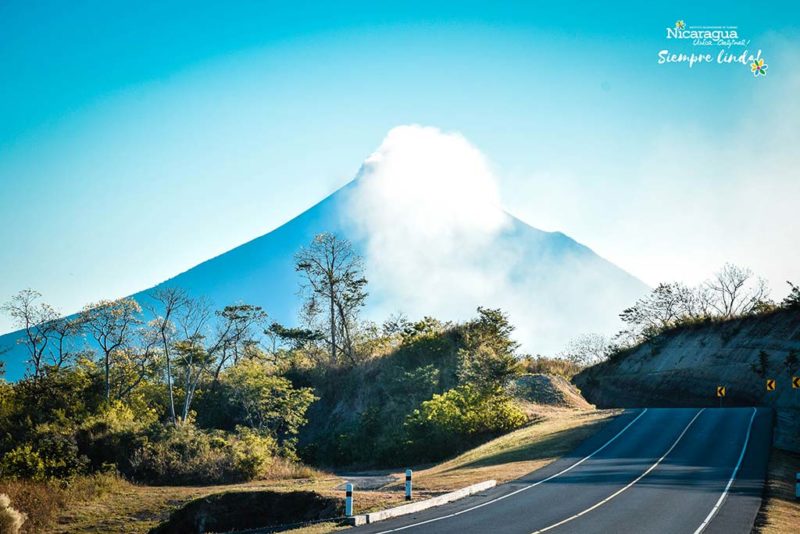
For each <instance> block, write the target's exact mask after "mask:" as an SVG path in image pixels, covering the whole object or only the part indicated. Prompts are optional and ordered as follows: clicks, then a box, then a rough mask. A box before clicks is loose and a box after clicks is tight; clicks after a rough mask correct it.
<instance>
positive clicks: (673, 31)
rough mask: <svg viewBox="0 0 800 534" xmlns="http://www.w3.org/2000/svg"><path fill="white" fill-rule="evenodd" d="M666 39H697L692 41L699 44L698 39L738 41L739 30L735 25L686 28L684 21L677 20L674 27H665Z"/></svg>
mask: <svg viewBox="0 0 800 534" xmlns="http://www.w3.org/2000/svg"><path fill="white" fill-rule="evenodd" d="M666 30H667V39H691V40H693V41H698V42H697V43H694V44H696V45H698V46H699V45H700V42H699V41H702V40H709V41H712V42H716V43H718V42H720V41H738V40H739V32H738V29H737V27H736V26H730V27H716V26H702V27H698V28H694V27H691V28H687V26H686V22H685V21H683V20H679V21H677V22H676V23H675V27H674V28H666Z"/></svg>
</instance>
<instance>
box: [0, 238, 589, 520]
mask: <svg viewBox="0 0 800 534" xmlns="http://www.w3.org/2000/svg"><path fill="white" fill-rule="evenodd" d="M295 266H296V270H297V272H298V276H299V280H300V290H301V295H302V298H303V306H302V314H301V318H300V319H301V321H300V325H299V326H298V327H294V326H286V325H282V324H278V323H276V322H274V321H273V320H271V319H270V317H269V315H268V313H267V311H266V310H262V309H261V308H259V307H257V306H252V305H249V304H246V303H241V302H240V303H231V304H229V305H228V306H224V307H222V308H220V309H212V308H211V307H210V306H209V305H208V304H207V303H206V302H205V301H204V300H203V298H202V297H201V296H196V295H190V294H189V293H188V292H187V291H185V290H183V289H182V288H176V287H168V286H162V287H159V288H156V289H155V290H153V291H152V292H151V293H150V294H148V295H146V296H145V297H143V298H141V299H139V300H140V301H141V302H140V301H137V300H135V299H133V298H124V299H119V300H115V301H101V302H97V303H93V304H90V305H87V306H86V307H85V308H84V309H83V310H82V311H81V312H80V313H78V314H75V315H72V316H63V315H61V314H59V313H57V312H56V311H55V310H54V309H53V308H52V307H51V306H49V305H48V304H46V303H45V302H43V301H42V298H41V295H39V294H38V293H37V292H35V291H33V290H24V291H21V292H19V293H18V294H17V295H15V296H14V297H13V298H12V299H11V300H10V301H9V302H7V303H6V304H5V305H3V306H2V310H3V311H4V312H5V313H7V314H8V315H10V316H11V317H12V318H13V319H14V320H15V321H16V322H17V325H18V326H19V327H20V329H21V331H22V333H23V336H22V339H21V343H22V344H23V345H24V348H25V349H26V351H27V354H28V373H27V375H26V376H25V378H24V379H22V380H20V381H18V382H16V383H6V382H0V458H1V459H0V494H3V495H5V496H6V497H7V498H3V499H2V501H0V509H2V510H1V511H0V517H2V518H3V519H0V520H2V521H7V524H9V525H11V526H10V527H8V528H9V529H11V530H9V531H10V532H15V531H16V530H14V529H15V528H17V527H19V526H20V525H21V528H20V529H17V530H20V531H22V532H39V531H46V530H52V529H53V528H56V527H55V525H56V522H57V519H58V518H61V520H67V521H69V517H70V514H69V511H70V510H72V509H74V508H75V507H76V506H78V505H77V504H76V503H97V502H98V499H105V498H106V496H109V495H116V496H119V495H138V497H135V498H134V500H133V501H132V502H131V503H130V504H132V505H134V507H135V506H136V502H138V501H139V500H142V501H144V502H147V499H143V498H142V495H141V492H140V491H139V489H137V488H153V487H155V486H159V485H163V486H165V487H172V488H174V487H176V485H182V486H184V487H186V488H187V490H186V491H185V492H178V493H179V494H183V495H185V497H186V498H187V499H189V498H194V497H196V496H199V495H201V494H203V491H204V490H201V489H198V487H202V486H206V487H217V486H219V485H239V486H241V485H245V486H248V485H253V484H255V485H257V486H258V487H260V488H263V487H265V486H264V485H266V486H269V487H274V486H275V484H278V485H280V484H279V483H280V481H289V483H290V485H293V484H294V483H293V482H291V481H292V480H300V479H302V480H311V481H313V480H315V479H317V478H320V477H322V478H323V479H325V477H326V475H323V474H321V472H320V471H316V470H314V469H310V468H308V467H306V466H307V465H313V466H316V467H322V468H339V467H342V466H348V467H360V468H377V467H381V468H387V467H402V466H405V465H408V464H412V463H414V464H418V463H420V462H438V461H440V460H442V459H446V458H451V457H453V456H455V455H457V454H459V453H461V452H463V451H466V450H468V449H470V448H472V447H475V446H477V445H480V444H481V443H484V442H486V441H488V440H491V439H493V438H495V437H497V436H500V435H502V434H505V433H508V432H511V431H513V430H515V429H519V428H522V427H524V426H526V425H527V424H528V423H530V422H531V421H534V420H538V419H537V418H538V416H537V415H535V414H534V413H533V412H532V411H531V410H530V406H526V405H525V403H524V402H521V401H520V400H519V399H515V398H514V397H513V395H512V392H513V391H514V388H513V387H512V386H513V384H514V383H515V381H516V380H517V379H518V377H520V376H521V375H522V374H525V373H526V372H527V373H531V372H539V373H541V372H552V373H556V374H559V375H561V376H564V377H569V376H571V375H572V374H574V372H575V371H576V370H577V368H578V365H577V364H575V363H569V362H558V361H555V360H548V359H546V358H542V357H537V358H531V357H528V356H525V355H522V354H520V353H519V347H518V345H517V344H516V343H515V342H514V341H513V338H512V336H513V326H512V325H511V324H510V322H509V320H508V317H507V316H506V315H505V313H503V312H502V311H501V310H498V309H490V308H482V307H479V308H478V309H477V311H476V315H475V317H474V318H473V319H471V320H469V321H466V322H463V323H451V322H444V321H440V320H438V319H435V318H432V317H424V318H422V319H420V320H416V321H411V320H409V319H407V318H406V317H404V316H393V317H390V318H388V319H387V320H386V321H385V322H384V323H382V324H375V323H372V322H369V321H364V320H362V318H361V317H360V311H361V309H362V307H363V306H364V303H365V301H366V298H367V280H366V277H365V274H364V269H363V265H362V261H361V258H360V257H358V256H357V255H356V254H355V252H354V251H353V249H352V247H351V246H350V244H349V243H348V242H347V241H345V240H342V239H340V238H338V237H337V236H335V235H332V234H321V235H319V236H317V237H316V238H315V239H314V240H313V241H312V242H311V243H310V244H309V246H308V247H306V248H304V249H302V250H300V251H298V253H297V255H296V257H295ZM311 484H312V486H313V484H314V483H313V482H312V483H311ZM190 488H191V489H190ZM317 489H319V488H317ZM155 493H158V492H155ZM172 493H175V492H174V491H173V492H172ZM109 498H110V497H109ZM115 498H116V497H115ZM112 500H113V499H112ZM379 500H381V499H379ZM6 501H8V502H6ZM92 506H96V504H93V505H92ZM155 507H156V508H158V509H159V510H161V512H159V514H161V513H162V512H163V506H162V505H158V506H155ZM122 508H123V509H126V507H125V506H122ZM107 513H108V510H105V511H104V512H102V513H100V514H99V515H98V520H100V517H101V516H102V515H103V514H107ZM131 513H133V514H134V516H135V517H139V516H140V515H142V514H144V515H142V518H143V519H142V520H143V521H145V522H147V521H146V518H145V516H146V515H147V512H146V511H140V512H135V513H134V512H131ZM159 517H161V515H159ZM65 518H67V519H65ZM131 520H135V521H139V519H131ZM14 525H16V526H14ZM73 526H74V525H73ZM4 528H5V527H4Z"/></svg>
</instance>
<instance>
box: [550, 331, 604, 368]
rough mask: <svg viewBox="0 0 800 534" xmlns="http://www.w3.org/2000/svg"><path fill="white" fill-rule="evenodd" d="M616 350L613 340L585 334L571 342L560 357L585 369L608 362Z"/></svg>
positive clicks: (599, 335) (598, 335)
mask: <svg viewBox="0 0 800 534" xmlns="http://www.w3.org/2000/svg"><path fill="white" fill-rule="evenodd" d="M614 348H615V346H614V344H613V343H612V342H611V340H610V339H608V338H607V337H605V336H603V335H601V334H583V335H580V336H578V337H576V338H574V339H572V340H570V342H569V343H568V344H567V346H566V348H565V349H564V350H563V351H562V352H561V353H559V354H558V357H559V358H564V359H565V360H569V361H571V362H572V363H575V364H577V365H580V366H584V367H585V366H589V365H594V364H596V363H600V362H603V361H605V360H607V359H608V357H609V356H610V355H611V353H612V352H613V351H614Z"/></svg>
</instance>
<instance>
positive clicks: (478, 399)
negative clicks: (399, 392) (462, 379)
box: [406, 385, 527, 461]
mask: <svg viewBox="0 0 800 534" xmlns="http://www.w3.org/2000/svg"><path fill="white" fill-rule="evenodd" d="M526 422H527V418H526V417H525V414H524V413H522V411H521V410H520V409H519V408H518V407H517V406H516V405H515V404H514V403H513V402H512V401H511V399H510V398H508V397H507V396H505V395H502V394H493V395H485V394H482V393H481V391H480V390H479V389H477V388H475V387H473V386H471V385H464V386H459V387H457V388H454V389H451V390H449V391H446V392H445V393H443V394H441V395H434V396H433V398H432V399H431V400H429V401H425V402H423V403H422V405H421V406H420V408H419V409H418V410H414V411H413V412H412V413H411V415H409V416H408V418H407V419H406V429H407V434H408V439H409V441H408V446H409V450H411V451H413V454H414V455H415V456H418V457H422V458H424V459H426V460H430V461H433V460H439V459H441V458H444V457H446V456H448V455H452V454H455V453H457V452H459V451H460V450H463V449H465V448H467V447H470V446H473V445H475V444H477V443H479V442H481V441H484V440H486V439H488V438H491V437H493V436H496V435H498V434H501V433H504V432H509V431H511V430H514V429H516V428H519V427H520V426H522V425H524V424H525V423H526Z"/></svg>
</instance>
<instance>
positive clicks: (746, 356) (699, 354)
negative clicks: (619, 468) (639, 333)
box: [574, 310, 800, 452]
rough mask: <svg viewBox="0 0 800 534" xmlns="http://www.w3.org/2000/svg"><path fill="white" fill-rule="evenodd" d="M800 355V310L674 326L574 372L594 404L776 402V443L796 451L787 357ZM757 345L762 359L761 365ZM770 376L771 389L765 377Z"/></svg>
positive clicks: (796, 400) (798, 402)
mask: <svg viewBox="0 0 800 534" xmlns="http://www.w3.org/2000/svg"><path fill="white" fill-rule="evenodd" d="M793 351H794V352H795V353H796V354H797V355H798V357H800V311H798V310H783V311H779V312H775V313H771V314H767V315H760V316H756V317H748V318H744V319H737V320H732V321H727V322H724V323H706V324H700V325H692V326H685V327H680V328H676V329H674V330H671V331H668V332H665V333H663V334H662V335H660V336H659V337H658V338H656V339H654V340H653V341H651V342H648V343H644V344H642V345H639V346H638V347H636V348H634V349H632V350H631V351H629V352H627V353H624V354H621V355H619V356H617V357H616V358H614V359H613V360H611V361H608V362H605V363H603V364H600V365H596V366H594V367H591V368H589V369H586V370H585V371H583V372H582V373H580V374H579V375H577V376H576V377H575V378H574V382H575V384H576V385H577V386H578V387H579V388H580V389H581V391H582V393H583V394H584V396H585V397H586V398H587V399H588V400H589V401H590V402H593V403H595V404H597V406H598V407H603V408H605V407H636V406H718V405H719V399H718V398H717V397H716V387H717V386H720V385H722V386H726V388H727V395H726V397H725V398H724V399H723V405H724V406H734V405H738V406H741V405H750V406H770V407H773V408H775V413H776V427H775V428H776V432H775V445H776V446H777V447H780V448H783V449H787V450H792V451H795V452H798V451H800V389H793V388H792V384H791V377H792V375H795V376H797V375H798V374H800V370H798V369H797V368H796V367H794V368H792V366H787V357H788V356H789V355H790V353H792V352H793ZM762 353H764V354H766V359H767V365H766V367H765V368H763V369H762V366H761V360H762ZM767 379H775V381H776V389H775V391H767V389H766V380H767Z"/></svg>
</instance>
